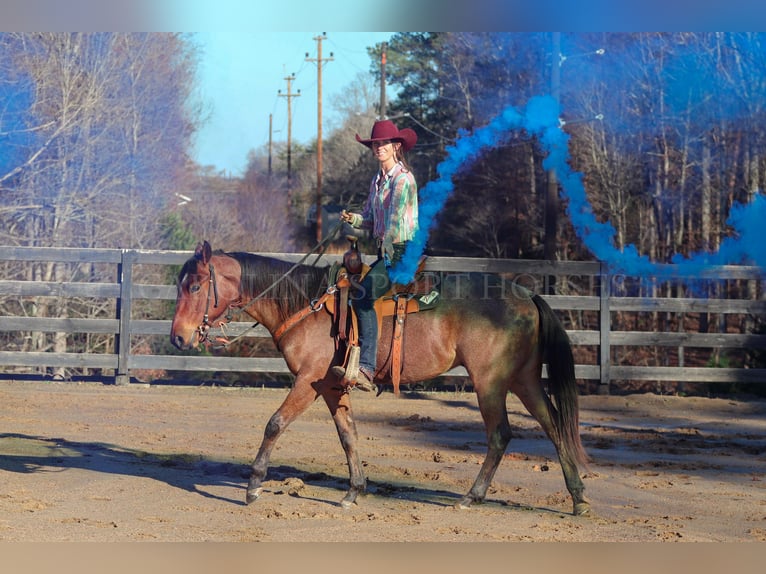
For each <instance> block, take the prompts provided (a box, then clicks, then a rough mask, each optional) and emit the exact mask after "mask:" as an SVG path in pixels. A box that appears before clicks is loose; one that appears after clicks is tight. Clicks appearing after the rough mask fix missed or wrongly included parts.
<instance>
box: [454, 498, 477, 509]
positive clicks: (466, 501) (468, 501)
mask: <svg viewBox="0 0 766 574" xmlns="http://www.w3.org/2000/svg"><path fill="white" fill-rule="evenodd" d="M472 504H473V498H471V497H470V496H464V497H463V498H462V499H461V500H460V502H458V503H457V504H456V505H455V508H459V509H460V510H467V509H469V508H471V505H472Z"/></svg>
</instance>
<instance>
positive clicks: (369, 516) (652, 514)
mask: <svg viewBox="0 0 766 574" xmlns="http://www.w3.org/2000/svg"><path fill="white" fill-rule="evenodd" d="M287 392H288V391H287V389H269V388H231V387H210V386H169V385H131V386H113V385H103V384H98V383H76V382H67V383H52V382H41V381H31V382H30V381H23V382H14V381H2V382H0V403H1V404H2V410H1V411H0V425H1V426H0V479H1V482H0V540H2V541H118V542H120V541H148V540H152V541H184V542H197V541H229V542H245V541H280V542H291V541H315V542H321V541H336V542H345V541H349V542H350V541H354V542H359V541H370V542H372V541H386V542H400V541H408V542H425V541H428V542H452V541H460V542H489V541H497V542H505V541H538V542H541V541H548V542H551V541H557V542H561V541H599V542H600V541H650V542H654V541H659V542H690V541H728V542H747V541H753V542H757V541H761V542H763V541H766V478H765V476H766V457H765V456H764V453H765V452H766V401H763V400H757V399H748V400H735V399H726V398H700V397H690V398H682V397H675V396H658V395H649V394H645V395H628V396H608V397H607V396H584V397H581V423H582V425H581V432H582V437H583V443H584V444H585V447H586V450H587V451H588V453H589V454H590V456H591V458H592V460H593V462H592V466H591V468H590V469H589V470H588V471H586V472H585V473H584V482H585V486H586V496H587V498H588V500H589V501H590V502H591V505H592V515H591V516H589V517H574V516H572V515H571V514H570V513H571V510H572V506H571V501H570V498H569V495H568V493H567V492H566V489H565V486H564V479H563V476H562V473H561V469H560V467H559V464H558V462H557V460H556V457H555V452H554V450H553V446H552V444H551V443H550V442H549V441H548V440H547V439H546V438H545V437H544V436H543V434H542V431H541V430H540V427H539V426H538V425H537V423H536V422H535V421H534V420H533V419H532V418H531V417H530V416H529V414H528V413H527V412H526V410H524V408H523V407H522V406H521V404H520V403H519V402H518V401H517V400H516V399H515V398H514V397H509V401H508V411H509V416H510V419H511V425H512V427H513V429H514V439H513V440H512V441H511V444H510V445H509V448H508V451H507V453H506V456H505V458H504V460H503V461H502V463H501V465H500V468H499V470H498V472H497V475H496V477H495V479H494V482H493V486H492V488H491V489H490V492H489V495H488V499H487V501H486V503H484V504H482V505H479V506H475V507H473V508H471V509H468V510H458V509H456V508H454V506H453V505H454V504H455V503H456V502H457V501H458V500H459V498H460V496H461V495H463V494H465V493H466V492H467V490H468V488H469V487H470V485H471V483H472V482H473V480H474V478H475V477H476V474H477V473H478V470H479V466H480V464H481V462H482V460H483V457H484V453H485V446H484V434H483V426H482V423H481V420H480V417H479V413H478V409H477V406H476V399H475V396H474V395H473V394H472V393H455V392H442V393H414V392H406V391H405V392H403V394H402V396H401V398H398V399H397V398H395V397H394V396H393V395H392V394H390V393H384V394H382V395H381V396H379V397H375V396H372V395H369V394H365V393H361V392H359V391H355V392H354V395H353V399H354V410H355V417H356V421H357V428H358V431H359V435H360V442H361V450H362V458H363V460H364V462H365V468H366V473H367V477H368V481H369V493H368V494H367V495H366V496H364V497H360V498H359V500H358V504H357V505H355V506H354V507H353V508H351V509H349V510H344V509H342V508H341V507H340V506H339V502H340V500H341V498H342V497H343V494H344V492H345V488H346V485H347V482H348V474H347V467H346V463H345V458H344V455H343V451H342V449H341V447H340V444H339V441H338V438H337V435H336V433H335V427H334V425H333V423H332V419H331V418H330V416H329V414H328V413H327V409H326V407H325V406H324V403H323V402H317V403H316V404H314V405H313V406H312V408H311V409H309V411H308V412H307V413H306V414H304V415H303V416H302V417H301V418H299V419H298V420H297V421H296V422H295V423H294V424H293V425H292V426H291V427H290V428H289V429H288V430H287V432H286V434H285V435H284V436H283V437H282V438H281V439H280V441H279V443H278V445H277V448H276V449H275V451H274V455H273V457H272V461H271V468H270V471H269V475H268V476H267V481H266V482H265V491H264V493H263V495H262V496H261V498H260V499H259V500H258V501H256V502H255V503H254V504H252V505H250V506H246V505H245V503H244V498H245V486H246V484H247V477H248V476H249V464H250V463H251V462H252V459H253V457H254V456H255V454H256V451H257V449H258V446H259V444H260V441H261V436H262V433H263V428H264V425H265V424H266V422H267V420H268V418H269V416H270V415H271V414H272V413H273V412H274V411H275V410H276V409H277V407H278V406H279V404H280V403H281V402H282V400H283V398H284V397H285V395H286V394H287Z"/></svg>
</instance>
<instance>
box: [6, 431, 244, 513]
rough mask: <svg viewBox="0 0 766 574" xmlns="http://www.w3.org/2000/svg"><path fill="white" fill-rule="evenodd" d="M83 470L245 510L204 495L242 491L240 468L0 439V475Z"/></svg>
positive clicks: (93, 446)
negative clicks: (155, 483)
mask: <svg viewBox="0 0 766 574" xmlns="http://www.w3.org/2000/svg"><path fill="white" fill-rule="evenodd" d="M68 469H83V470H88V471H92V472H101V473H108V474H121V475H126V476H137V477H146V478H152V479H154V480H158V481H161V482H166V483H167V484H170V485H171V486H174V487H176V488H180V489H183V490H186V491H188V492H194V493H197V494H199V495H201V496H205V497H209V498H215V499H219V500H223V501H225V502H230V503H232V504H245V503H244V494H243V496H242V500H233V499H231V498H227V497H224V496H218V495H216V494H212V493H211V492H208V491H207V489H208V488H214V487H220V486H230V487H235V488H237V489H241V490H243V491H244V488H245V484H244V481H243V479H246V478H247V476H249V468H248V467H247V465H244V464H237V463H233V462H226V461H215V460H211V459H205V458H204V457H201V456H199V455H191V454H177V453H174V454H157V453H150V452H146V451H141V450H136V449H132V448H127V447H122V446H118V445H113V444H107V443H100V442H79V441H71V440H67V439H63V438H49V437H39V436H30V435H25V434H16V433H2V434H0V470H5V471H8V472H16V473H24V474H32V473H45V472H63V471H66V470H68Z"/></svg>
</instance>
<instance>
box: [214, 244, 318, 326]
mask: <svg viewBox="0 0 766 574" xmlns="http://www.w3.org/2000/svg"><path fill="white" fill-rule="evenodd" d="M226 255H228V256H229V257H232V258H234V259H236V260H237V262H239V265H240V267H241V270H242V271H241V273H242V276H241V279H240V288H241V290H242V295H243V297H245V298H248V297H251V298H252V297H257V296H258V295H260V294H261V293H262V292H263V291H264V290H266V289H269V292H268V293H267V294H266V295H264V298H265V299H268V300H270V301H274V302H275V303H276V304H277V308H278V310H279V314H280V316H281V318H282V319H283V320H284V319H286V318H287V317H289V316H290V315H292V314H293V313H295V312H297V311H299V310H300V309H302V308H304V307H306V305H308V304H309V303H310V302H311V300H312V299H316V298H318V297H320V296H321V295H322V293H324V291H325V290H326V289H327V286H328V285H327V268H326V267H313V266H311V265H298V266H297V267H296V268H295V269H293V270H292V271H291V272H290V274H289V275H287V276H285V273H287V272H288V271H289V270H290V269H291V268H292V267H293V265H294V263H291V262H289V261H285V260H283V259H276V258H274V257H266V256H263V255H255V254H253V253H244V252H232V253H226ZM277 281H278V282H277ZM275 282H277V284H276V285H274V283H275ZM243 303H245V304H247V300H244V301H243Z"/></svg>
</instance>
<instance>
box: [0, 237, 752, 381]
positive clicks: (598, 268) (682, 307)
mask: <svg viewBox="0 0 766 574" xmlns="http://www.w3.org/2000/svg"><path fill="white" fill-rule="evenodd" d="M265 255H272V256H275V257H280V258H282V259H286V260H290V261H297V260H299V259H300V258H301V257H302V254H286V253H282V254H265ZM190 256H191V253H189V252H185V251H184V252H181V251H156V250H119V249H75V248H33V247H2V246H0V269H2V271H0V301H6V302H7V301H11V300H13V299H16V300H17V301H18V302H23V301H28V300H31V299H34V298H40V297H55V298H79V299H83V298H84V299H104V300H107V301H111V302H112V303H113V304H112V306H111V308H112V309H114V313H113V316H111V317H103V318H82V317H40V316H33V315H29V316H28V315H21V314H19V315H12V314H5V313H2V314H0V335H4V336H5V337H6V340H12V339H14V333H15V334H16V335H15V337H17V338H19V339H21V338H22V337H23V336H25V334H28V333H66V334H75V333H90V334H100V335H107V336H109V335H111V336H113V337H114V344H113V345H110V346H108V347H109V348H108V350H106V351H104V352H101V353H99V352H83V353H74V352H50V351H46V352H41V351H29V350H9V349H6V350H2V351H0V367H3V368H14V371H15V372H19V368H22V369H23V368H29V369H38V370H39V369H40V368H41V367H48V368H68V369H100V370H103V371H113V373H114V377H115V381H116V382H117V383H118V384H124V383H127V382H129V381H130V373H131V371H136V370H143V369H153V370H154V369H157V370H168V371H210V372H213V371H241V372H268V373H288V372H289V371H288V369H287V366H286V364H285V362H284V360H283V359H281V358H275V357H232V356H201V355H199V354H189V353H181V352H178V354H145V353H141V354H137V353H135V349H133V348H132V345H131V340H132V338H134V337H140V336H165V335H168V334H169V332H170V317H154V318H133V308H134V304H135V303H136V302H138V301H140V300H150V301H151V300H171V301H172V300H175V296H176V289H175V286H173V285H156V284H145V283H140V282H138V281H137V279H136V277H137V275H138V274H137V272H136V269H137V268H138V267H139V266H142V265H159V266H163V267H167V266H173V265H180V264H182V263H183V262H185V261H186V260H187V259H188V258H189V257H190ZM338 259H339V256H333V255H325V256H323V258H322V260H321V261H320V262H319V264H320V265H329V264H331V263H332V262H334V261H337V260H338ZM34 262H37V264H41V263H49V264H50V263H70V264H82V265H106V266H108V267H110V268H112V270H113V273H112V276H113V279H112V280H109V281H107V280H102V281H98V280H90V281H82V280H78V281H37V280H22V279H20V278H19V277H23V276H24V273H23V269H24V266H25V265H31V264H33V263H34ZM12 263H13V264H14V265H16V267H14V268H13V270H11V268H10V264H12ZM664 270H665V271H668V270H670V271H672V267H671V266H665V268H664ZM426 271H429V272H433V273H440V274H454V273H465V272H479V273H487V274H501V275H502V276H503V277H508V278H510V280H511V282H512V283H514V282H517V283H521V284H523V285H524V286H526V287H531V288H532V289H533V290H537V291H538V292H540V291H542V286H543V285H544V284H546V281H547V280H548V279H550V278H554V279H553V281H554V284H555V285H560V284H564V285H566V284H568V283H572V280H573V279H574V280H575V281H574V282H576V283H578V285H580V286H582V285H583V284H585V285H588V287H587V290H588V291H589V293H587V294H584V295H571V294H552V295H547V296H545V298H546V300H547V301H548V302H549V303H550V305H551V307H553V308H554V309H555V310H557V312H558V313H559V314H561V315H562V316H565V315H566V314H567V313H575V314H582V313H590V314H591V315H593V316H594V317H595V319H593V320H592V321H590V322H591V323H594V324H595V326H594V327H592V328H570V329H568V332H569V335H570V338H571V340H572V343H573V345H574V346H575V348H577V347H582V348H591V349H594V350H595V351H593V352H592V353H590V354H591V355H592V356H593V357H594V360H593V362H592V363H585V362H581V363H578V364H577V365H576V371H575V372H576V375H577V377H578V378H579V379H587V380H594V381H598V383H599V392H608V389H609V385H610V383H611V382H613V381H617V380H644V381H688V382H726V383H735V382H747V383H750V382H764V381H766V369H763V368H736V367H728V368H724V367H720V368H708V367H700V366H693V367H690V366H686V365H685V364H683V356H684V350H685V349H688V348H701V349H718V350H724V351H725V350H727V349H738V350H742V349H751V350H764V349H766V335H763V334H758V333H753V332H746V330H744V329H741V330H740V332H716V333H707V332H705V333H701V332H689V331H686V330H680V328H679V330H676V331H673V332H670V331H667V332H654V331H640V330H624V329H622V330H616V329H615V330H613V324H616V323H618V321H616V320H615V317H616V315H617V314H618V313H635V314H642V313H643V314H646V313H653V314H657V313H660V314H677V315H680V316H685V315H694V314H699V315H700V316H702V315H712V316H716V317H724V316H727V315H738V316H741V317H744V320H742V321H740V323H741V324H749V325H751V326H752V325H756V324H758V321H757V319H759V318H761V317H764V316H766V301H765V300H764V293H763V284H762V271H761V270H760V269H758V268H755V267H747V266H720V267H715V268H710V269H708V270H706V274H705V279H706V280H707V281H712V282H714V283H715V282H718V283H721V284H723V283H726V282H731V281H739V282H744V283H746V284H747V285H748V288H747V289H743V291H744V292H746V293H747V297H746V298H740V299H733V298H730V297H725V296H716V295H709V294H708V295H705V296H698V297H697V296H695V297H688V296H684V297H660V296H652V297H646V296H629V295H628V294H624V293H623V292H626V291H629V290H626V288H625V286H626V284H629V283H631V282H640V283H642V284H647V282H651V281H653V280H652V279H651V278H647V277H626V276H625V275H620V276H615V275H611V274H610V273H609V272H608V270H607V269H606V268H605V266H603V265H601V264H599V263H598V262H567V261H556V262H551V261H527V260H508V259H474V258H448V257H431V258H429V259H428V261H427V265H426ZM27 275H29V274H27ZM78 279H81V277H78ZM663 281H665V280H663ZM713 291H715V290H713ZM7 307H8V306H7V305H6V306H5V308H7ZM679 324H680V325H682V324H683V323H682V322H681V323H679ZM251 327H252V324H251V323H233V324H230V325H228V326H227V334H228V335H231V336H235V335H237V334H240V333H243V332H245V331H247V330H248V329H251ZM727 331H728V330H727ZM248 336H251V337H269V336H270V335H269V334H268V332H267V331H266V330H265V329H264V328H263V327H257V328H255V329H251V331H250V332H249V333H248ZM16 347H18V348H20V347H22V345H20V344H17V345H16ZM638 347H653V348H661V347H672V348H675V349H677V354H678V364H677V365H672V366H668V365H632V364H622V362H621V361H620V360H618V359H616V357H615V353H616V350H617V349H628V348H638ZM465 374H466V373H465V370H464V369H463V368H462V367H459V368H456V369H453V370H451V371H448V372H447V373H445V375H456V376H462V375H465Z"/></svg>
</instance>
